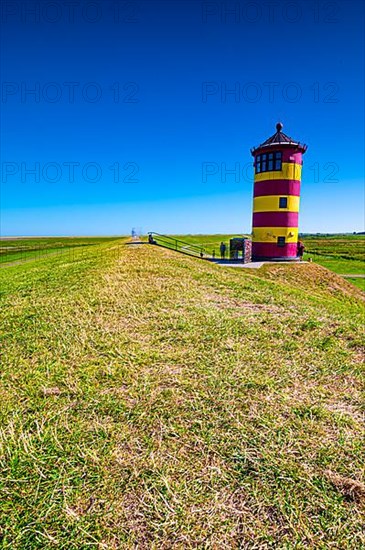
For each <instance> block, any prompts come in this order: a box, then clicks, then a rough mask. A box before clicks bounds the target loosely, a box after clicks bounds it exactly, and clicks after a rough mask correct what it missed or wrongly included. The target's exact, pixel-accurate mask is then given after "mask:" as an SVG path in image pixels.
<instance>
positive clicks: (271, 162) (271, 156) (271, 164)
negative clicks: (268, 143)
mask: <svg viewBox="0 0 365 550" xmlns="http://www.w3.org/2000/svg"><path fill="white" fill-rule="evenodd" d="M268 170H269V172H271V171H272V170H274V153H269V162H268Z"/></svg>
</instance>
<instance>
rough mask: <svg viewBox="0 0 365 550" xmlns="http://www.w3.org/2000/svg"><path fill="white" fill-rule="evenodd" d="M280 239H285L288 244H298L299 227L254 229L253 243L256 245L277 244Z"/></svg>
mask: <svg viewBox="0 0 365 550" xmlns="http://www.w3.org/2000/svg"><path fill="white" fill-rule="evenodd" d="M278 237H285V240H286V242H287V243H296V242H298V228H297V227H254V228H253V229H252V241H253V242H254V243H276V241H277V238H278Z"/></svg>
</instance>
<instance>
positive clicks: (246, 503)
mask: <svg viewBox="0 0 365 550" xmlns="http://www.w3.org/2000/svg"><path fill="white" fill-rule="evenodd" d="M85 250H86V251H87V254H85ZM85 250H84V255H82V251H81V250H77V249H76V250H75V254H74V256H73V258H72V259H70V260H69V259H68V258H67V257H66V256H57V255H54V256H49V257H48V258H45V259H43V260H39V261H37V262H26V263H23V264H19V265H14V266H10V267H4V268H3V269H1V271H0V278H1V289H2V306H1V311H2V335H3V357H2V371H1V377H2V380H1V386H0V387H1V423H0V426H1V430H0V439H1V444H2V448H1V450H0V461H1V466H0V468H1V472H2V473H1V481H0V489H1V496H0V506H1V512H0V514H1V531H0V532H1V536H2V548H5V549H12V550H13V549H21V550H23V549H33V548H42V549H43V548H57V549H59V548H60V549H63V548H64V549H79V548H90V547H91V548H98V549H99V548H107V549H116V548H137V547H138V548H156V549H157V548H288V549H289V548H303V549H304V548H313V549H323V550H324V549H327V548H341V549H342V548H349V549H350V548H351V549H357V548H362V547H364V545H365V538H364V532H363V524H364V510H365V508H364V495H365V485H364V481H365V480H364V452H363V451H364V444H365V438H364V424H363V416H364V405H363V404H364V394H363V382H364V373H363V365H362V363H361V351H362V349H363V348H362V345H363V313H364V309H363V299H362V295H361V293H360V292H359V291H358V290H357V289H356V288H355V287H353V286H352V285H350V284H348V283H347V282H346V281H344V280H342V279H341V278H339V277H337V276H336V275H334V274H331V273H330V272H328V271H326V270H325V269H323V268H321V267H320V266H318V265H313V264H302V265H291V266H280V265H270V266H265V268H263V269H261V270H255V272H253V270H247V271H246V270H235V269H229V268H222V267H220V266H216V265H212V264H210V263H208V262H203V261H200V260H196V259H193V258H189V257H187V256H182V255H179V254H176V253H174V252H172V251H168V250H163V249H161V248H158V247H153V246H149V245H142V246H135V245H133V246H128V245H124V244H123V242H122V241H120V240H119V241H112V242H108V243H104V244H100V245H96V246H93V247H89V248H87V249H85Z"/></svg>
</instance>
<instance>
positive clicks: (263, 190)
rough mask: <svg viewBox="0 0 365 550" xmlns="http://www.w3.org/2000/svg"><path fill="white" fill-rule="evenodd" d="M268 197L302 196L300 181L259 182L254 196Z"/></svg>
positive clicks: (256, 184) (255, 187)
mask: <svg viewBox="0 0 365 550" xmlns="http://www.w3.org/2000/svg"><path fill="white" fill-rule="evenodd" d="M267 195H294V196H296V197H299V196H300V181H297V180H265V181H257V182H256V183H255V186H254V190H253V196H254V197H264V196H267Z"/></svg>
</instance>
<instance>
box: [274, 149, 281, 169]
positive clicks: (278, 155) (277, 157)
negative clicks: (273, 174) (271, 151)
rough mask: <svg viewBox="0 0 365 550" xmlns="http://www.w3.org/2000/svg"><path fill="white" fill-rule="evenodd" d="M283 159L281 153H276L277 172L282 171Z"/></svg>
mask: <svg viewBox="0 0 365 550" xmlns="http://www.w3.org/2000/svg"><path fill="white" fill-rule="evenodd" d="M281 158H282V155H281V153H280V151H278V152H276V153H275V170H281Z"/></svg>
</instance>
